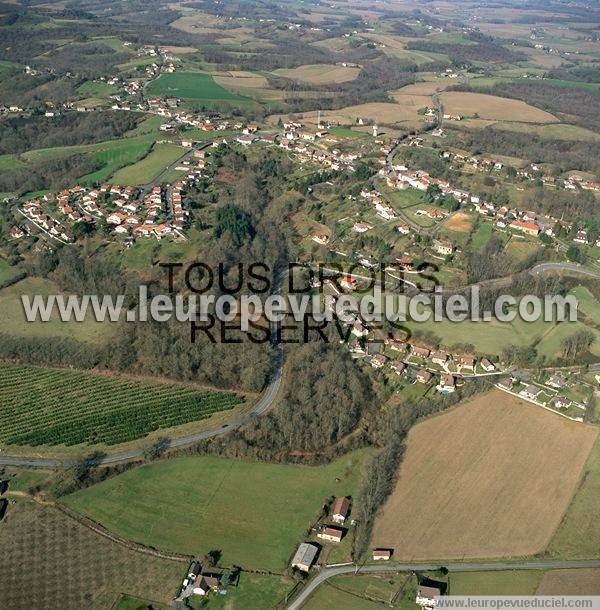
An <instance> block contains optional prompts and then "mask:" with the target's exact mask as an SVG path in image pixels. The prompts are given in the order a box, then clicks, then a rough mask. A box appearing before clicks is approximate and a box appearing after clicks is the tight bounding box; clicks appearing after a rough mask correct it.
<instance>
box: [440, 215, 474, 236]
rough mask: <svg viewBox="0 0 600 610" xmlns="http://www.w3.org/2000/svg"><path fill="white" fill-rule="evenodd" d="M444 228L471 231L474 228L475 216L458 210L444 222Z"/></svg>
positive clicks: (463, 231) (457, 231)
mask: <svg viewBox="0 0 600 610" xmlns="http://www.w3.org/2000/svg"><path fill="white" fill-rule="evenodd" d="M444 228H445V229H447V230H448V231H455V232H456V233H469V232H470V231H471V229H472V228H473V217H472V216H469V215H468V214H465V213H464V212H457V213H456V214H454V216H451V217H450V218H449V219H448V220H447V221H446V222H445V223H444Z"/></svg>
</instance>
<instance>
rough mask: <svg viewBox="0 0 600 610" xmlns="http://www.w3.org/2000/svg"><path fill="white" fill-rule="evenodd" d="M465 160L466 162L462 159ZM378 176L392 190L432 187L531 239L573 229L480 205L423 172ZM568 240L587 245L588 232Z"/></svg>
mask: <svg viewBox="0 0 600 610" xmlns="http://www.w3.org/2000/svg"><path fill="white" fill-rule="evenodd" d="M450 154H451V153H449V152H448V151H445V152H443V153H442V156H444V155H450ZM456 156H457V155H455V157H456ZM458 156H462V155H458ZM465 159H467V158H466V157H465ZM471 160H474V161H473V162H477V164H478V166H479V167H481V168H483V169H489V168H493V169H502V164H501V163H498V162H493V161H491V160H489V159H483V160H478V159H475V158H474V157H472V158H471ZM379 174H380V175H382V176H385V178H386V182H387V184H388V186H389V187H391V188H396V189H406V188H409V187H410V188H414V189H418V190H420V191H427V189H428V188H429V187H430V186H431V185H434V186H436V187H438V188H439V190H440V193H441V194H442V195H451V196H452V197H454V198H455V199H456V201H458V202H459V203H460V204H463V205H467V204H472V205H473V206H474V208H475V211H476V212H478V213H479V214H482V215H485V216H489V217H491V218H493V222H494V224H495V226H496V227H497V228H499V229H503V230H504V229H510V230H513V231H517V232H520V233H524V234H526V235H529V236H532V237H536V236H538V235H540V234H541V233H544V234H546V235H548V236H550V237H555V236H556V234H557V231H558V229H559V227H562V228H563V229H564V230H566V231H567V232H569V231H571V229H572V227H573V224H572V223H570V222H568V221H565V220H563V219H559V218H554V217H553V216H549V215H542V214H536V213H535V212H532V211H524V210H520V209H518V208H514V207H513V208H509V207H508V206H500V207H497V206H496V205H494V204H493V203H490V202H486V201H482V199H481V197H480V196H479V195H475V194H473V193H470V192H469V191H467V190H465V189H458V188H455V187H453V186H451V185H450V184H449V183H448V182H446V181H445V180H440V179H438V178H433V177H432V176H430V175H429V174H428V173H427V172H426V171H423V170H413V171H411V170H409V169H408V168H407V167H406V166H405V165H394V166H393V167H392V171H388V170H386V169H383V168H382V169H381V170H379ZM377 195H380V194H377ZM416 214H419V215H427V216H429V217H430V218H432V219H434V220H443V218H444V217H445V216H447V214H446V213H445V212H444V211H442V210H439V209H437V208H431V209H429V210H417V212H416ZM571 238H572V240H573V241H574V242H575V243H578V244H589V243H590V240H589V239H588V235H587V231H585V230H579V231H577V232H576V233H575V234H574V235H573V236H571ZM596 245H597V246H600V239H597V240H596Z"/></svg>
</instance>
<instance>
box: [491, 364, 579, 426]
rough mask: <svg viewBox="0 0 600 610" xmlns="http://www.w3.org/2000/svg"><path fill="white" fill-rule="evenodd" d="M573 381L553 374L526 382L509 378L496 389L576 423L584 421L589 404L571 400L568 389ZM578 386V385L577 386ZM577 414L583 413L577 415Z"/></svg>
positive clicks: (505, 378) (502, 380) (501, 380)
mask: <svg viewBox="0 0 600 610" xmlns="http://www.w3.org/2000/svg"><path fill="white" fill-rule="evenodd" d="M572 385H573V384H572V382H571V380H568V379H567V378H566V377H565V376H564V375H562V374H559V373H554V374H551V375H550V376H549V377H548V378H547V379H544V378H541V379H540V380H537V381H536V380H533V379H532V380H529V381H528V382H524V381H522V380H520V379H518V378H516V377H512V376H508V377H504V378H502V379H500V380H499V381H498V382H497V383H496V387H497V388H499V389H500V390H504V391H505V392H509V393H511V394H514V395H517V396H519V397H520V398H522V399H524V400H526V401H527V402H531V403H534V404H536V405H539V406H543V407H546V408H549V409H552V410H554V411H557V412H559V413H561V414H563V415H565V413H566V412H569V413H570V415H565V417H569V419H572V420H574V421H579V422H582V421H583V419H584V418H583V414H584V413H585V410H586V409H587V402H586V401H585V400H584V401H578V400H574V399H572V398H569V397H568V396H567V395H566V394H568V393H569V392H568V388H569V387H570V386H572ZM575 385H577V384H575ZM577 413H581V414H580V415H577Z"/></svg>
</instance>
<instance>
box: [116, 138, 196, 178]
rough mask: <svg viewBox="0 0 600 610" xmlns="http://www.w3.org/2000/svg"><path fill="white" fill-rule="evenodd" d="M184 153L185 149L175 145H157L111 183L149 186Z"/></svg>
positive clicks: (119, 172) (118, 174)
mask: <svg viewBox="0 0 600 610" xmlns="http://www.w3.org/2000/svg"><path fill="white" fill-rule="evenodd" d="M184 153H185V149H183V148H182V147H181V146H177V145H175V144H156V145H155V146H154V148H153V149H152V151H151V152H150V153H149V154H148V155H147V156H146V157H144V158H143V159H141V160H140V161H138V162H137V163H134V164H133V165H128V166H126V167H123V168H122V169H120V170H119V171H117V172H116V173H115V174H114V176H113V177H112V178H111V180H110V181H111V182H112V183H113V184H148V183H150V182H152V180H153V179H154V178H156V176H158V175H159V174H161V172H163V171H164V170H165V169H166V168H167V167H169V165H171V164H173V163H174V162H175V161H177V159H179V158H180V157H182V156H183V155H184Z"/></svg>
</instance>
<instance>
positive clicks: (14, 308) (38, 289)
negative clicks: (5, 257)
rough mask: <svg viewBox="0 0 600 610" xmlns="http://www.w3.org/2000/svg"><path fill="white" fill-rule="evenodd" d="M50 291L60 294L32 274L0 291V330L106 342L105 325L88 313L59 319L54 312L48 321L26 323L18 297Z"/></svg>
mask: <svg viewBox="0 0 600 610" xmlns="http://www.w3.org/2000/svg"><path fill="white" fill-rule="evenodd" d="M8 269H12V268H11V267H9V268H8ZM6 273H8V270H6ZM50 294H60V290H59V288H58V286H57V285H56V284H54V283H53V282H51V281H50V280H46V279H43V278H36V277H31V278H25V279H24V280H21V281H20V282H17V283H16V284H13V285H11V286H7V287H6V288H3V289H2V290H0V320H1V322H0V332H2V333H6V334H9V335H14V336H17V337H44V338H48V337H53V338H54V337H55V338H57V339H63V338H65V339H75V340H77V341H81V342H83V343H90V344H94V345H98V344H102V343H104V342H105V341H106V339H107V338H108V337H109V333H110V329H109V327H108V325H107V324H104V323H102V322H96V321H95V320H93V319H92V318H91V317H90V316H88V317H87V318H86V319H85V320H84V321H83V322H75V321H71V322H61V320H60V318H59V317H58V315H54V316H52V317H51V318H50V320H49V321H48V322H42V321H41V320H36V321H35V322H28V321H27V318H26V317H25V311H24V310H23V305H22V302H21V296H22V295H27V296H29V297H30V298H31V299H33V297H34V296H35V295H41V296H42V297H46V296H48V295H50Z"/></svg>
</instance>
